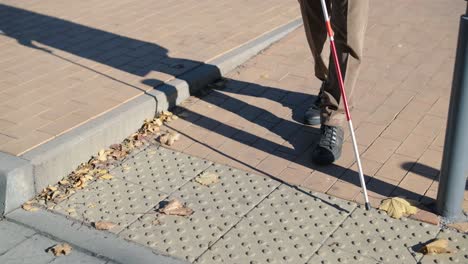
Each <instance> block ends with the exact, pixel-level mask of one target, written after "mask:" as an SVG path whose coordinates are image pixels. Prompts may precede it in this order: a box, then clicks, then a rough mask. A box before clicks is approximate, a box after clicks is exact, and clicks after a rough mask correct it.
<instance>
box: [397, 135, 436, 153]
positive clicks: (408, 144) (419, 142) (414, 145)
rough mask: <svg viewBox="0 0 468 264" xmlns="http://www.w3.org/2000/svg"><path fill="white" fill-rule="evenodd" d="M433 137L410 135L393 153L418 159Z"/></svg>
mask: <svg viewBox="0 0 468 264" xmlns="http://www.w3.org/2000/svg"><path fill="white" fill-rule="evenodd" d="M433 139H434V138H433V137H427V136H422V135H416V134H410V135H409V136H408V138H406V140H405V141H404V142H403V143H402V144H401V146H400V147H399V148H398V149H397V151H396V152H395V153H397V154H402V155H406V156H410V157H412V158H419V157H421V155H422V154H423V153H424V151H426V149H427V148H428V147H429V145H430V144H431V143H432V141H433Z"/></svg>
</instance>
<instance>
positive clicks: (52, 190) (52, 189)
mask: <svg viewBox="0 0 468 264" xmlns="http://www.w3.org/2000/svg"><path fill="white" fill-rule="evenodd" d="M47 189H49V191H51V192H55V191H56V190H57V187H55V186H51V185H49V187H47Z"/></svg>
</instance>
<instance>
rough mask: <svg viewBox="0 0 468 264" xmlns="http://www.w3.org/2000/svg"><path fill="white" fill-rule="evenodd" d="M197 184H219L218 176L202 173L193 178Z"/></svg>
mask: <svg viewBox="0 0 468 264" xmlns="http://www.w3.org/2000/svg"><path fill="white" fill-rule="evenodd" d="M195 181H196V182H198V183H199V184H202V185H205V186H209V185H213V184H216V183H218V182H219V176H218V175H217V174H215V173H212V172H204V173H202V174H201V175H199V176H197V177H196V178H195Z"/></svg>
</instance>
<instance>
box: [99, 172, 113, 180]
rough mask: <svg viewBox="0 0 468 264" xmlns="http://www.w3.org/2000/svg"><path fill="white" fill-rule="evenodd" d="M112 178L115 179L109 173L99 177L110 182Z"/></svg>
mask: <svg viewBox="0 0 468 264" xmlns="http://www.w3.org/2000/svg"><path fill="white" fill-rule="evenodd" d="M112 178H114V177H113V176H112V175H110V174H109V173H107V174H104V175H102V176H99V179H102V180H110V179H112Z"/></svg>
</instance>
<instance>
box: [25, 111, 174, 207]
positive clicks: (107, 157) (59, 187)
mask: <svg viewBox="0 0 468 264" xmlns="http://www.w3.org/2000/svg"><path fill="white" fill-rule="evenodd" d="M176 119H178V117H177V116H176V115H174V114H173V113H171V112H169V111H163V112H162V113H161V114H160V115H159V116H158V117H155V118H153V119H147V120H145V122H144V124H143V125H142V127H141V128H140V129H139V130H138V132H136V133H134V134H132V135H130V136H129V137H127V138H126V139H125V140H123V142H122V143H121V144H113V145H111V146H110V147H109V149H105V150H104V149H103V150H100V151H99V152H98V153H97V155H96V156H94V157H92V158H91V159H90V160H89V161H88V162H87V163H82V164H81V165H79V166H78V168H77V169H76V170H74V171H73V172H71V173H70V174H69V175H68V176H67V177H65V178H64V179H62V180H60V181H59V182H58V183H57V184H55V185H53V186H52V185H49V186H47V187H46V188H44V189H43V190H42V192H41V193H40V194H39V195H37V196H36V197H35V198H34V199H32V200H30V201H28V202H26V203H25V204H23V205H22V208H23V209H24V210H26V211H36V210H38V207H41V206H45V207H47V208H48V209H53V208H54V206H55V205H56V204H58V203H60V202H61V201H63V200H65V199H67V198H68V197H69V196H71V195H72V194H74V193H75V192H76V191H77V190H80V189H83V188H85V187H86V186H87V185H88V184H89V183H90V182H93V181H96V180H111V179H112V178H113V176H112V175H111V174H109V170H110V169H112V168H113V167H114V166H117V165H118V164H119V162H121V161H122V160H123V159H125V158H126V157H127V156H128V155H129V154H130V153H132V152H133V151H134V150H135V149H139V148H141V147H143V146H146V145H149V144H153V143H156V142H157V141H158V140H159V142H160V143H162V144H166V145H172V144H173V143H174V142H175V141H176V140H178V138H179V134H178V133H176V132H163V133H161V132H162V131H161V126H162V125H163V124H164V123H167V122H170V121H173V120H176ZM166 135H169V136H166ZM164 136H166V138H163V139H165V140H164V142H161V137H164Z"/></svg>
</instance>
